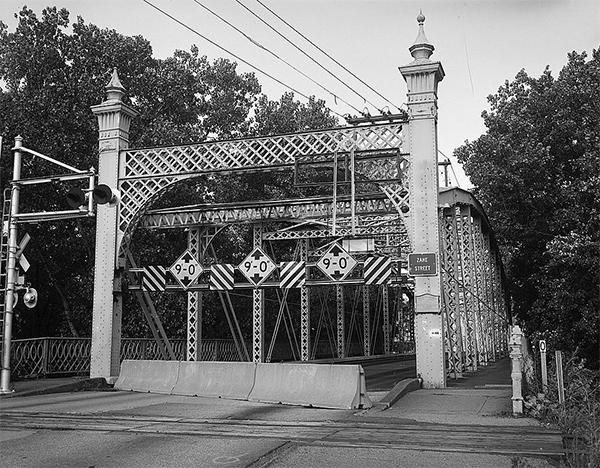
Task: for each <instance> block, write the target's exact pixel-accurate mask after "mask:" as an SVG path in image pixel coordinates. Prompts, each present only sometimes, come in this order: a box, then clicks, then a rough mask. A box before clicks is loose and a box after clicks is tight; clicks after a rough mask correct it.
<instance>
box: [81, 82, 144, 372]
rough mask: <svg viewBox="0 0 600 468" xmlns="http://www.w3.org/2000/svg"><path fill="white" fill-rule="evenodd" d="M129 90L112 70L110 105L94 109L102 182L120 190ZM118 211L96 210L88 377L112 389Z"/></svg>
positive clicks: (118, 307)
mask: <svg viewBox="0 0 600 468" xmlns="http://www.w3.org/2000/svg"><path fill="white" fill-rule="evenodd" d="M124 95H125V88H123V86H122V85H121V82H120V81H119V77H118V75H117V71H116V70H114V71H113V74H112V77H111V80H110V82H109V84H108V85H107V86H106V100H105V101H104V102H103V103H102V104H100V105H97V106H92V108H91V109H92V112H93V113H94V114H95V115H96V117H97V118H98V130H99V137H98V146H99V163H98V183H100V184H106V185H108V186H109V187H111V188H113V189H115V190H116V189H117V187H118V183H119V176H120V175H122V174H121V172H122V171H123V168H122V166H123V164H122V163H121V161H120V157H119V155H120V153H121V151H122V150H125V149H127V148H128V147H129V126H130V124H131V119H132V118H133V117H134V116H135V115H136V112H135V111H134V110H133V109H132V108H131V107H129V106H128V105H126V104H125V103H123V102H122V99H123V96H124ZM120 209H121V207H120V206H118V205H117V206H109V205H108V204H107V205H100V206H98V207H97V208H96V254H95V264H94V303H93V309H92V350H91V360H90V377H92V378H93V377H104V379H105V380H106V381H107V382H108V383H109V384H114V383H115V382H116V380H117V378H118V376H119V370H120V351H121V317H122V303H123V296H122V290H121V288H122V285H121V281H122V276H123V271H124V267H125V258H121V257H119V253H118V252H119V240H120V238H121V235H122V231H121V230H120V229H119V213H120Z"/></svg>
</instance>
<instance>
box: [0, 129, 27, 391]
mask: <svg viewBox="0 0 600 468" xmlns="http://www.w3.org/2000/svg"><path fill="white" fill-rule="evenodd" d="M22 146H23V138H21V136H17V137H16V138H15V147H14V148H13V149H14V157H13V178H12V180H13V185H12V194H11V199H10V214H11V216H10V224H9V227H8V258H7V260H8V261H7V263H6V294H5V295H4V300H5V304H4V337H3V343H2V351H3V354H2V372H1V374H0V393H10V392H11V388H10V346H11V340H12V322H13V306H14V301H15V283H16V282H17V249H18V243H17V236H18V226H17V217H16V216H17V215H18V214H19V195H20V192H21V187H20V186H19V184H17V183H15V181H17V180H19V179H20V178H21V150H20V148H21V147H22Z"/></svg>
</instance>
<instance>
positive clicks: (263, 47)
mask: <svg viewBox="0 0 600 468" xmlns="http://www.w3.org/2000/svg"><path fill="white" fill-rule="evenodd" d="M193 1H194V3H196V4H198V5H199V6H201V7H202V8H204V9H205V10H206V11H208V12H209V13H210V14H212V15H213V16H216V17H217V18H219V19H220V20H221V21H223V22H224V23H225V24H226V25H227V26H229V27H231V28H233V29H234V30H235V31H237V32H238V33H239V34H241V35H242V36H244V37H245V38H246V39H248V40H249V41H250V42H251V43H252V44H254V45H255V46H256V47H258V48H259V49H262V50H264V51H265V52H268V53H269V54H271V55H272V56H273V57H275V58H276V59H277V60H279V61H281V62H283V63H285V64H286V65H287V66H288V67H290V68H291V69H292V70H294V71H296V72H298V73H300V74H301V75H302V76H304V77H305V78H307V79H309V80H310V81H311V82H312V83H314V84H316V85H317V86H319V87H320V88H321V89H322V90H323V91H325V92H326V93H329V94H331V95H332V96H333V98H334V99H336V100H337V99H339V100H340V101H342V102H343V103H344V104H346V105H348V106H350V107H351V108H352V109H354V110H355V111H356V112H358V113H359V114H360V113H362V112H361V111H360V110H359V109H357V108H356V107H354V106H353V105H352V104H350V103H349V102H347V101H345V100H344V99H342V98H340V97H338V96H337V95H336V94H334V93H333V92H332V91H330V90H328V89H327V88H325V87H324V86H323V85H322V84H321V83H319V82H317V81H315V80H314V79H312V78H311V77H310V76H308V75H307V74H306V73H304V72H303V71H302V70H299V69H298V68H296V67H295V66H294V65H292V64H291V63H289V62H288V61H286V60H284V59H282V58H281V57H280V56H279V55H277V54H276V53H275V52H273V51H272V50H270V49H268V48H267V47H265V46H263V45H262V44H261V43H259V42H258V41H256V40H254V39H253V38H252V37H250V36H249V35H248V34H246V33H245V32H244V31H242V30H241V29H239V28H238V27H236V26H235V25H233V24H232V23H231V22H229V21H227V20H226V19H225V18H223V17H222V16H220V15H219V14H218V13H215V12H214V11H213V10H211V9H210V8H208V7H207V6H206V5H203V4H202V3H200V1H199V0H193Z"/></svg>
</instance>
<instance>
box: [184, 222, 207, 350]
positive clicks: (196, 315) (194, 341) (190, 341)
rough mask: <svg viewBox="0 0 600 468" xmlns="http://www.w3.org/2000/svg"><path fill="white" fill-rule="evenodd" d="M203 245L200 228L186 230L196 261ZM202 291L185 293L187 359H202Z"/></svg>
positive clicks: (189, 247) (199, 259) (199, 256)
mask: <svg viewBox="0 0 600 468" xmlns="http://www.w3.org/2000/svg"><path fill="white" fill-rule="evenodd" d="M203 248H204V245H203V243H202V241H201V237H200V229H198V228H192V229H190V230H189V232H188V251H189V252H190V253H191V254H192V255H193V256H194V258H195V259H196V260H198V261H200V262H201V261H202V253H203ZM202 299H203V298H202V291H189V292H188V293H187V360H188V361H201V360H202Z"/></svg>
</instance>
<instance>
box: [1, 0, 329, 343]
mask: <svg viewBox="0 0 600 468" xmlns="http://www.w3.org/2000/svg"><path fill="white" fill-rule="evenodd" d="M15 16H16V17H17V19H18V25H17V27H16V29H15V31H14V32H9V30H8V27H7V26H6V25H5V24H4V23H2V22H1V21H0V135H2V136H3V137H4V144H3V147H2V159H1V161H0V182H1V184H2V187H3V188H5V187H8V185H9V180H10V175H11V172H12V171H11V167H12V157H11V152H10V148H11V147H12V145H13V141H14V137H15V136H17V135H19V134H20V135H22V137H23V139H24V146H26V147H28V148H31V149H33V150H35V151H38V152H40V153H42V154H46V155H48V156H51V157H53V158H55V159H58V160H60V161H62V162H65V163H67V164H69V165H71V166H74V167H77V168H80V169H87V168H89V167H91V166H97V158H98V149H97V148H98V128H97V122H96V118H95V116H94V115H93V114H92V112H91V111H90V106H92V105H97V104H99V103H100V102H102V100H103V99H104V96H105V86H106V84H107V83H108V82H109V79H110V74H111V72H112V70H113V69H114V68H117V69H118V73H119V77H120V80H121V82H122V83H123V85H124V87H125V88H126V90H127V95H128V97H127V99H128V100H129V104H130V105H131V106H133V107H134V109H135V110H136V112H137V113H138V116H137V117H136V118H135V119H134V122H133V124H132V128H131V133H130V146H132V147H147V146H157V145H171V144H180V143H194V142H201V141H204V140H206V139H207V138H211V139H229V138H239V137H244V136H253V135H258V134H265V133H271V132H284V131H295V130H305V129H308V128H314V127H315V126H328V125H330V124H332V123H334V122H335V121H334V119H333V118H332V117H331V116H330V114H329V111H328V110H327V109H326V108H325V107H324V104H323V102H322V101H317V100H311V101H310V102H309V103H308V104H306V105H305V104H301V103H299V102H298V101H294V99H293V96H292V95H285V96H284V97H283V98H282V100H281V101H280V102H271V101H269V100H268V99H267V98H266V97H264V96H261V95H260V92H261V87H260V84H259V83H258V80H257V79H256V77H255V76H254V74H252V73H239V72H238V71H237V65H236V63H234V62H231V61H229V60H227V59H223V58H219V59H216V60H214V61H212V62H211V61H209V60H208V59H207V57H206V56H202V55H201V54H200V50H199V49H198V47H196V46H192V48H191V50H190V51H189V52H186V51H175V52H174V54H173V56H172V57H169V58H167V59H164V60H159V59H155V58H153V56H152V47H151V45H150V43H149V42H148V41H147V40H146V39H144V38H143V37H141V36H135V37H128V36H124V35H122V34H119V33H118V32H117V31H115V30H111V29H100V28H98V27H97V26H95V25H93V24H89V23H86V22H85V21H84V20H83V19H82V18H81V17H78V18H77V21H76V22H75V23H74V24H72V25H70V24H69V12H68V11H67V10H66V9H64V8H63V9H57V8H56V7H49V8H46V9H44V10H43V11H42V13H41V16H40V17H38V16H37V15H36V14H35V13H34V12H33V11H32V10H30V9H28V8H27V7H24V8H23V9H22V10H21V11H20V12H19V13H18V14H16V15H15ZM69 26H71V31H70V32H69V30H68V28H69ZM272 113H277V115H278V118H277V119H272ZM57 172H58V173H63V172H64V170H62V169H59V170H57V167H56V166H53V165H51V164H50V163H47V162H45V161H43V160H40V159H39V158H33V157H29V156H26V157H25V158H24V160H23V174H22V176H23V177H31V176H34V175H48V174H56V173H57ZM68 188H69V187H67V186H63V185H60V184H58V185H57V184H47V185H45V186H40V187H36V188H35V189H31V190H29V189H28V190H27V193H26V191H25V190H23V191H22V197H21V204H20V210H21V211H41V210H47V211H58V210H64V209H68V206H66V202H65V194H66V191H67V190H68ZM286 190H289V178H288V179H286V178H285V177H284V176H282V175H275V176H269V175H264V176H263V175H261V176H260V177H253V178H249V177H242V176H235V177H234V176H231V177H230V179H229V180H228V181H224V180H223V178H206V177H205V178H200V179H198V180H195V181H191V182H190V181H188V182H186V183H182V184H180V186H179V187H177V188H176V189H174V190H172V191H170V192H169V193H168V194H167V195H166V196H165V197H164V199H163V200H161V201H160V203H161V204H162V205H163V206H167V205H170V206H177V205H182V204H190V203H200V202H209V203H210V202H215V201H233V200H239V199H252V198H251V197H253V196H256V197H262V196H268V197H269V198H274V197H277V196H281V195H282V194H283V193H284V192H286ZM241 194H242V195H241ZM94 230H95V223H94V220H92V219H89V220H88V219H86V220H77V221H75V220H72V221H61V222H58V223H41V224H38V225H27V226H22V227H21V232H23V231H27V232H28V233H29V234H31V236H32V241H31V242H30V244H29V246H28V247H27V251H26V254H27V257H28V259H29V260H30V262H31V264H32V269H31V270H30V271H29V272H28V275H27V280H28V281H31V282H32V284H35V287H36V288H37V289H38V291H39V292H40V301H39V303H38V306H37V307H36V308H35V309H26V308H24V307H23V306H22V305H21V304H19V305H18V306H17V309H16V311H17V316H16V320H15V324H14V329H13V332H14V333H13V334H14V336H15V337H16V338H19V337H21V338H24V337H35V336H44V335H66V336H69V335H71V336H77V335H83V336H85V335H89V334H90V331H91V309H92V288H93V271H94V269H93V261H94V260H93V259H94V252H93V248H94V247H93V245H94ZM185 240H186V239H185V235H184V234H182V233H181V232H177V231H166V232H160V233H158V234H157V233H149V232H140V233H138V234H136V242H137V244H136V249H137V251H136V254H138V255H139V256H140V258H141V259H142V261H143V260H147V261H148V262H150V261H151V260H154V259H155V258H156V257H157V256H160V255H163V256H164V258H173V255H175V258H176V257H177V256H178V255H179V254H180V253H181V252H182V251H183V248H184V246H185ZM232 242H235V236H233V237H231V236H230V238H229V239H228V240H223V245H227V244H228V243H229V244H231V243H232ZM183 300H184V299H182V295H179V296H173V297H170V298H169V297H165V298H162V299H159V301H158V302H159V304H158V306H159V309H160V313H161V314H162V315H163V322H164V323H165V324H166V327H167V329H168V332H169V334H170V335H171V336H183V335H184V334H185V318H184V317H183V315H184V314H183V313H182V311H185V306H184V305H183ZM161 301H162V302H161ZM131 307H134V306H133V305H131ZM214 328H215V329H220V328H222V324H221V323H216V324H215V325H214ZM123 330H124V333H125V334H128V335H130V336H141V335H143V334H145V333H146V332H147V330H146V327H145V325H143V319H142V318H141V315H140V313H139V310H137V311H134V310H132V311H130V312H128V313H126V314H124V324H123Z"/></svg>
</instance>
